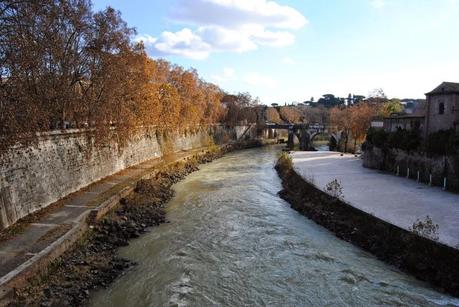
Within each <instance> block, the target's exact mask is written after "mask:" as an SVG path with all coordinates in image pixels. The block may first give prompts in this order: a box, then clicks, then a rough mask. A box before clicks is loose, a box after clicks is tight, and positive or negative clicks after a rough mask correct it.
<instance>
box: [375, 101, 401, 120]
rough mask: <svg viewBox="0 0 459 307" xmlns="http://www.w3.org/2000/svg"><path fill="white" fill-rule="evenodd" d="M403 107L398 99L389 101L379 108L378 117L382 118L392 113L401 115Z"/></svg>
mask: <svg viewBox="0 0 459 307" xmlns="http://www.w3.org/2000/svg"><path fill="white" fill-rule="evenodd" d="M402 111H403V105H402V104H401V102H400V100H399V99H391V100H389V101H387V102H385V103H384V104H383V106H382V108H381V111H380V115H381V116H384V117H388V116H390V115H391V114H392V113H401V112H402Z"/></svg>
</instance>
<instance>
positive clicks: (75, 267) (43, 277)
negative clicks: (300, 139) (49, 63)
mask: <svg viewBox="0 0 459 307" xmlns="http://www.w3.org/2000/svg"><path fill="white" fill-rule="evenodd" d="M259 145H260V143H259V142H249V143H243V144H242V143H237V144H233V145H226V146H222V147H217V146H214V147H213V148H211V149H210V150H204V151H200V152H197V153H195V154H193V155H191V156H190V155H188V156H184V157H180V156H179V157H177V158H180V159H179V161H177V162H173V160H174V157H168V159H164V160H165V161H164V163H161V164H158V165H157V166H156V167H155V168H154V169H152V170H148V172H150V173H151V175H143V176H142V177H140V178H139V179H138V181H135V182H134V185H133V188H132V190H133V191H132V192H130V193H124V196H123V197H119V198H117V199H115V200H112V201H110V203H111V204H109V205H108V206H105V208H101V209H100V210H98V211H94V212H91V213H94V214H89V215H88V216H87V218H86V219H85V220H83V221H82V222H81V223H83V224H82V225H86V224H87V225H88V226H84V227H83V226H82V227H79V230H78V232H81V234H77V237H78V241H77V242H76V243H75V244H71V243H67V244H62V246H56V247H55V248H53V249H56V248H57V249H59V254H61V255H60V256H58V257H57V258H56V257H54V258H53V257H49V258H48V259H49V261H48V262H46V260H44V261H43V262H44V263H43V264H40V265H38V266H37V267H36V268H34V273H31V274H29V273H30V272H27V270H26V271H25V274H23V275H24V276H15V277H14V278H13V281H12V282H10V284H13V285H14V287H15V291H14V293H13V294H11V293H10V294H8V296H9V297H6V298H5V297H4V299H3V301H2V302H6V301H10V302H12V303H11V306H19V305H21V306H23V305H41V304H43V305H45V306H46V305H55V306H57V305H63V304H64V305H69V304H70V305H81V304H82V303H84V302H85V300H86V299H87V297H88V295H89V291H91V290H92V289H96V288H98V287H104V286H105V285H107V284H108V283H110V282H111V281H113V280H114V279H115V278H116V277H117V276H119V275H120V274H122V272H123V271H124V270H125V269H126V268H128V267H129V266H131V265H132V263H130V262H129V261H127V260H125V259H122V258H119V257H117V256H116V255H114V254H115V251H116V249H117V248H118V247H120V246H124V245H126V244H128V240H129V239H132V238H136V237H138V236H139V235H140V234H142V233H144V232H145V231H147V229H148V228H149V227H151V226H155V225H159V224H160V223H163V222H164V221H165V215H164V210H163V207H164V205H165V204H166V203H167V201H168V200H169V199H170V198H171V197H172V195H173V192H172V190H171V186H172V184H173V183H175V182H177V181H179V180H181V179H183V178H184V177H185V176H186V175H187V174H189V173H191V172H193V171H196V170H197V169H198V165H199V164H201V163H207V162H210V161H212V160H214V159H216V158H219V157H221V156H222V155H223V154H224V153H226V152H228V151H232V150H236V149H242V148H246V147H253V146H259ZM80 228H81V229H80ZM53 244H54V243H53ZM53 244H51V245H53ZM51 245H50V246H51ZM51 254H53V253H51ZM45 258H47V256H45ZM53 259H54V260H53ZM40 261H41V260H39V262H40ZM50 262H51V263H50ZM19 274H20V273H19ZM31 276H32V277H31ZM17 280H19V281H17ZM5 296H6V295H5ZM11 296H13V297H11ZM0 305H2V304H1V303H0Z"/></svg>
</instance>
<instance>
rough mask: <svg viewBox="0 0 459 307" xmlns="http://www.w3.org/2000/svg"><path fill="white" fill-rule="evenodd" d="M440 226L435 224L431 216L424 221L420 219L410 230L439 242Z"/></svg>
mask: <svg viewBox="0 0 459 307" xmlns="http://www.w3.org/2000/svg"><path fill="white" fill-rule="evenodd" d="M439 228H440V226H438V224H434V223H433V221H432V219H431V218H430V216H426V218H425V219H424V220H423V221H422V220H420V219H417V220H416V222H414V223H413V225H412V226H411V227H410V228H409V231H411V232H413V233H415V234H417V235H419V236H422V237H425V238H428V239H431V240H434V241H438V239H439V235H438V230H439Z"/></svg>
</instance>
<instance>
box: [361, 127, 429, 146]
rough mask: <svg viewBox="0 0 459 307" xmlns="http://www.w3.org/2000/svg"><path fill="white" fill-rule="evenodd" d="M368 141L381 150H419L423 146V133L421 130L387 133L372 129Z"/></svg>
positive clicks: (399, 130)
mask: <svg viewBox="0 0 459 307" xmlns="http://www.w3.org/2000/svg"><path fill="white" fill-rule="evenodd" d="M366 141H367V143H368V144H370V145H374V146H376V147H379V148H397V149H403V150H417V149H419V148H420V146H421V133H420V131H419V130H411V131H410V130H405V129H397V131H395V132H386V131H384V130H382V129H375V128H370V129H368V132H367V137H366Z"/></svg>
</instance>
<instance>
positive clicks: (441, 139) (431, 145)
mask: <svg viewBox="0 0 459 307" xmlns="http://www.w3.org/2000/svg"><path fill="white" fill-rule="evenodd" d="M458 149H459V144H458V140H457V137H456V132H455V131H454V129H449V130H440V131H438V132H434V133H431V134H430V135H429V136H428V137H427V141H426V144H425V151H426V152H427V153H429V154H431V155H454V154H456V153H458V152H459V151H458Z"/></svg>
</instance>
